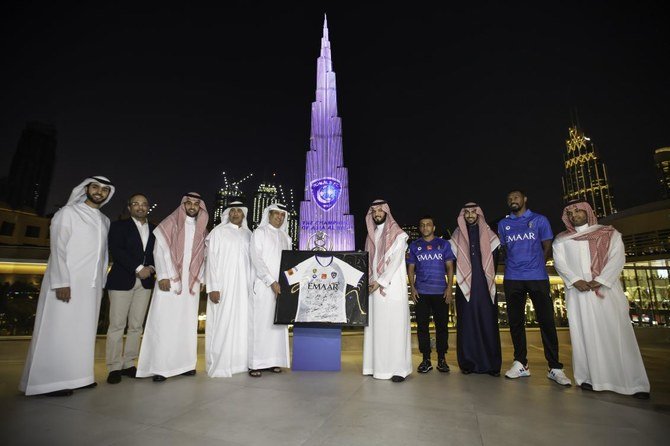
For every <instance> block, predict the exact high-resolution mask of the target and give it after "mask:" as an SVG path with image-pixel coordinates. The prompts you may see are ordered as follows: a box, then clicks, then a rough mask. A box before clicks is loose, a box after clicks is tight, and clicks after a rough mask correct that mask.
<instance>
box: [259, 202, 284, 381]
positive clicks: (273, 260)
mask: <svg viewBox="0 0 670 446" xmlns="http://www.w3.org/2000/svg"><path fill="white" fill-rule="evenodd" d="M287 229H288V219H287V212H286V207H285V206H284V205H283V204H279V203H275V204H271V205H270V206H268V207H266V208H265V209H264V210H263V218H262V220H261V223H260V225H259V226H258V228H257V229H256V230H255V231H254V233H253V234H252V235H251V251H250V254H251V264H252V265H253V268H254V272H253V277H254V282H253V288H252V292H251V299H250V300H249V303H250V307H249V325H250V326H249V375H251V376H253V377H256V378H257V377H260V376H261V373H262V372H261V371H262V370H269V371H271V372H274V373H279V372H281V367H290V359H289V347H288V327H287V326H286V325H274V314H275V303H276V300H277V296H278V295H279V293H280V292H281V288H280V287H279V269H280V262H281V252H282V251H284V250H290V249H291V237H289V235H288V232H287Z"/></svg>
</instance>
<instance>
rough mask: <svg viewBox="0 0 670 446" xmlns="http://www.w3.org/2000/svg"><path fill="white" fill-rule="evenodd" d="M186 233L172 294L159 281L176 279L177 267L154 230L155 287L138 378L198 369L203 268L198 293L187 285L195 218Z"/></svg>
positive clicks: (188, 221)
mask: <svg viewBox="0 0 670 446" xmlns="http://www.w3.org/2000/svg"><path fill="white" fill-rule="evenodd" d="M184 231H185V233H184V259H183V263H182V270H181V281H180V282H172V281H171V282H170V291H161V289H160V288H159V287H158V282H159V281H160V280H163V279H170V278H172V277H174V276H175V265H174V264H173V262H172V257H171V255H170V247H169V246H168V245H167V243H166V241H165V238H164V237H163V235H162V234H161V232H160V231H159V230H154V235H155V236H156V243H155V245H154V262H155V263H156V265H155V267H156V285H155V286H154V294H153V298H152V299H151V306H150V307H149V313H148V316H147V323H146V327H145V328H144V337H143V338H142V347H141V348H140V357H139V360H138V362H137V377H138V378H145V377H148V376H152V375H161V376H164V377H166V378H168V377H170V376H175V375H179V374H181V373H184V372H188V371H189V370H195V366H196V362H197V360H198V304H199V302H200V282H201V281H202V272H203V269H204V268H202V267H201V268H200V271H199V275H198V277H199V279H198V282H196V283H195V284H194V285H193V289H194V291H195V294H191V293H190V292H189V284H188V282H189V264H190V263H191V255H192V253H193V238H194V236H195V219H194V218H192V217H186V223H185V224H184Z"/></svg>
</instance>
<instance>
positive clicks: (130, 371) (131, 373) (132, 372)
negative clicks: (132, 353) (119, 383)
mask: <svg viewBox="0 0 670 446" xmlns="http://www.w3.org/2000/svg"><path fill="white" fill-rule="evenodd" d="M121 374H122V375H123V376H127V377H129V378H135V376H136V375H137V367H135V366H132V367H128V368H126V369H122V370H121Z"/></svg>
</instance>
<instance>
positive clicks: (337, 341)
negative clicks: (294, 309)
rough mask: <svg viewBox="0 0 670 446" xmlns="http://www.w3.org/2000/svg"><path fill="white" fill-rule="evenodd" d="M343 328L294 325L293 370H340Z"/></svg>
mask: <svg viewBox="0 0 670 446" xmlns="http://www.w3.org/2000/svg"><path fill="white" fill-rule="evenodd" d="M341 350H342V329H341V328H306V327H293V363H292V364H291V369H293V370H309V371H336V372H338V371H340V370H341V369H342V360H341Z"/></svg>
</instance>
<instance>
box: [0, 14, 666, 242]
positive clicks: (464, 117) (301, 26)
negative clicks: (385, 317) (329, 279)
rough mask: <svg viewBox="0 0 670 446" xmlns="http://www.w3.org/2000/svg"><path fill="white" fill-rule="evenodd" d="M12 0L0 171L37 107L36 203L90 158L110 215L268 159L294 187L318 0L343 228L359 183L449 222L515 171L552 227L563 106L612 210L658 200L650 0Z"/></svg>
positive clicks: (164, 209) (173, 198) (662, 94)
mask: <svg viewBox="0 0 670 446" xmlns="http://www.w3.org/2000/svg"><path fill="white" fill-rule="evenodd" d="M12 3H14V4H13V5H9V6H7V5H5V6H3V7H2V11H1V12H0V47H1V50H2V62H3V63H2V69H1V70H0V104H2V106H1V107H0V148H1V152H0V153H1V155H2V157H1V158H0V161H1V163H0V176H2V175H4V174H6V173H7V171H8V164H9V162H10V160H11V155H12V154H13V152H14V150H15V148H16V144H17V142H18V139H19V137H20V134H21V131H22V130H23V129H24V127H25V124H26V122H27V121H31V120H40V121H44V122H48V123H52V124H54V125H55V127H56V128H57V131H58V148H57V155H56V158H57V161H56V166H55V171H54V180H53V187H52V190H51V193H50V196H49V201H48V206H47V209H48V210H53V209H54V207H55V206H56V205H57V204H62V203H64V202H65V200H66V199H67V196H68V194H69V192H70V190H71V189H72V187H74V185H76V184H77V183H79V182H80V181H81V179H82V178H84V177H86V176H88V175H92V174H94V175H106V176H108V177H110V178H111V179H112V180H113V181H114V183H115V184H116V186H117V193H118V196H117V197H116V198H115V199H114V200H113V201H112V202H111V203H110V204H109V205H108V206H107V207H106V208H105V211H106V213H107V214H108V215H110V217H112V218H115V217H116V215H118V213H119V212H120V211H121V209H122V206H123V203H124V201H125V198H126V197H127V195H129V194H130V193H131V192H134V191H144V192H146V193H147V194H148V195H149V196H150V199H151V200H152V201H155V202H158V203H159V207H158V208H157V211H156V212H157V215H158V216H160V217H162V216H164V215H166V214H167V213H169V212H170V211H172V210H173V209H174V208H175V207H176V205H177V204H178V201H179V198H180V197H181V194H182V193H183V192H186V191H198V192H201V193H202V194H203V195H204V197H205V199H206V202H207V205H208V206H210V207H211V206H212V204H213V200H214V193H215V191H216V189H217V188H218V187H220V186H221V185H222V179H221V172H222V171H226V172H227V173H229V174H230V176H231V177H233V178H240V177H242V176H244V175H246V174H247V173H248V172H254V173H255V174H256V177H257V178H261V177H264V176H268V175H270V174H271V173H272V172H276V173H277V180H278V181H279V182H281V183H283V184H284V185H286V186H288V187H293V188H294V189H295V190H296V198H297V199H298V200H299V199H300V197H301V196H302V189H303V186H304V184H303V183H304V169H305V151H306V150H307V149H308V147H309V131H310V129H309V118H310V104H311V102H312V101H313V100H314V89H315V83H316V78H315V74H316V58H317V57H318V55H319V45H320V38H321V33H322V29H321V28H322V22H323V13H324V12H327V13H328V22H329V28H330V39H331V43H332V49H333V65H334V70H335V72H336V73H337V81H338V101H339V115H340V117H342V119H343V144H344V159H345V165H346V166H347V167H348V168H349V185H350V193H351V210H352V213H353V214H354V215H355V216H356V220H357V226H358V228H359V229H360V228H361V226H360V223H362V217H363V215H364V213H365V211H366V209H367V207H368V204H369V202H370V201H371V200H372V199H375V198H378V197H381V198H385V199H387V200H388V201H389V202H390V205H391V210H392V212H393V214H394V216H395V217H396V220H398V221H399V222H400V223H413V222H414V221H415V220H417V219H418V218H419V217H420V216H421V215H423V214H426V213H428V214H433V215H434V216H435V217H437V219H438V224H439V226H442V227H443V226H445V225H447V226H449V227H453V226H454V223H455V218H456V215H457V214H458V212H459V210H460V207H461V205H462V204H463V203H464V202H466V201H470V200H474V201H477V202H479V203H480V204H481V205H482V206H483V209H484V212H485V213H486V214H487V217H488V219H489V220H494V219H496V218H499V217H501V216H502V215H503V214H504V213H505V211H506V206H505V195H506V192H507V191H508V190H509V189H511V188H516V187H520V188H523V189H525V190H527V192H528V196H529V207H530V208H531V209H534V210H536V211H538V212H541V213H544V214H546V215H547V216H549V217H550V219H551V221H552V223H553V224H554V231H556V232H557V231H558V230H560V229H561V228H560V227H559V222H560V219H559V215H560V212H561V207H562V206H561V203H562V201H561V195H562V187H561V175H562V172H563V167H562V162H563V158H562V156H563V152H564V151H565V143H564V141H565V139H566V138H567V136H568V126H569V125H570V124H571V120H572V117H571V115H574V113H573V110H575V109H577V110H578V117H579V122H580V124H581V127H582V129H583V130H584V131H585V132H586V134H587V136H589V137H591V138H592V140H593V141H594V142H595V143H596V146H597V147H598V149H599V151H600V155H601V157H602V159H603V160H604V161H605V163H606V164H607V167H608V169H609V174H610V179H611V185H612V187H613V192H614V196H615V200H616V202H615V203H616V206H617V208H618V209H625V208H627V207H631V206H634V205H637V204H641V203H645V202H648V201H654V200H656V199H658V198H659V192H658V190H657V186H656V177H655V174H656V172H655V169H654V164H653V152H654V149H656V148H659V147H663V146H670V78H669V77H668V73H670V58H669V57H668V54H670V27H669V26H668V15H667V14H665V13H663V12H662V11H663V10H664V8H663V7H662V3H661V2H658V3H636V4H633V3H632V2H631V3H629V5H628V6H612V4H611V2H608V3H605V2H583V3H584V4H582V5H578V4H569V3H566V2H560V4H559V2H555V5H554V6H542V5H539V4H538V3H541V2H535V4H528V5H526V6H518V7H517V6H512V7H510V6H509V4H510V3H511V2H505V3H506V4H505V5H502V4H498V3H499V2H495V3H494V2H476V5H475V6H472V5H458V6H448V7H446V6H445V7H444V9H442V10H436V9H433V8H420V7H419V6H420V5H422V4H421V3H415V4H414V5H416V6H415V7H409V8H407V7H405V8H392V7H389V6H388V5H390V3H388V2H386V3H383V4H380V5H377V6H372V5H370V6H366V5H357V6H355V7H344V6H342V5H341V4H339V3H342V2H337V3H327V2H323V3H321V2H311V4H310V6H281V7H280V6H263V5H262V4H261V3H259V2H245V4H249V5H252V6H244V5H235V4H234V3H231V4H226V2H219V6H214V7H211V8H205V7H201V6H195V5H187V4H186V3H183V2H182V3H181V4H180V5H179V6H169V5H168V3H167V2H163V3H157V4H155V5H153V6H146V7H145V6H137V5H131V6H120V5H121V3H117V2H106V3H105V4H101V2H80V3H74V4H71V5H70V6H65V4H64V3H62V2H50V3H43V4H42V3H34V2H12ZM542 3H543V2H542ZM410 5H412V4H411V3H410ZM531 5H532V6H531ZM249 192H251V191H249ZM357 238H358V239H360V236H359V237H357Z"/></svg>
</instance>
